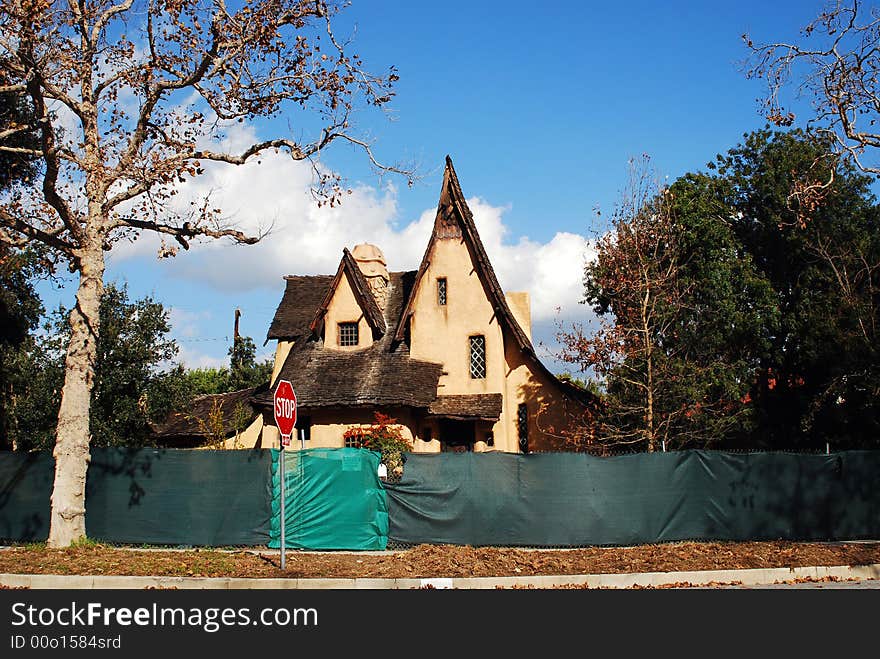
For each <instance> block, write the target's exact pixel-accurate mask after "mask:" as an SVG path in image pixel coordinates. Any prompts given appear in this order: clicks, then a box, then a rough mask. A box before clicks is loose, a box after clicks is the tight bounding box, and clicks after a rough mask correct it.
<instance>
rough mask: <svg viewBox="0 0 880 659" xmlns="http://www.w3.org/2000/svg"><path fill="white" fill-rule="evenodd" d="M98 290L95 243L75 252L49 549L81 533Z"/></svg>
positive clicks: (99, 254) (100, 259) (100, 276)
mask: <svg viewBox="0 0 880 659" xmlns="http://www.w3.org/2000/svg"><path fill="white" fill-rule="evenodd" d="M103 292H104V252H103V250H102V249H101V243H100V241H98V242H97V245H92V246H90V247H87V248H85V249H84V250H83V251H82V252H81V253H80V277H79V288H78V290H77V293H76V305H75V306H74V308H73V309H72V310H71V312H70V344H69V345H68V347H67V357H66V359H65V362H64V369H65V372H64V387H63V388H62V390H61V408H60V410H59V412H58V429H57V436H56V439H55V451H54V456H55V484H54V487H53V489H52V514H51V524H50V528H49V546H50V547H68V546H70V544H71V543H73V542H74V541H76V540H78V539H79V538H82V537H84V536H85V534H86V518H85V512H86V510H85V498H86V470H87V469H88V466H89V460H90V458H91V456H90V455H89V442H90V440H91V435H90V432H89V406H90V404H91V397H92V388H93V387H94V381H95V361H96V359H97V355H98V323H99V317H100V316H99V311H100V306H101V295H102V294H103Z"/></svg>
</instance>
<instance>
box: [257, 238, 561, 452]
mask: <svg viewBox="0 0 880 659" xmlns="http://www.w3.org/2000/svg"><path fill="white" fill-rule="evenodd" d="M426 261H427V262H428V264H429V265H428V266H427V268H426V269H425V271H424V273H423V274H422V276H421V277H420V279H419V281H418V282H417V284H416V289H415V291H414V298H413V300H414V303H413V314H412V316H411V319H410V321H409V322H410V325H409V349H410V356H411V357H413V358H414V359H419V360H424V361H430V362H436V363H440V364H442V365H443V372H442V375H441V377H440V380H439V383H438V388H437V395H438V396H445V395H457V394H501V396H502V409H501V414H500V417H499V419H498V420H497V421H496V422H494V423H493V422H490V421H476V422H474V423H473V439H474V442H473V445H472V449H473V450H474V451H490V450H495V451H505V452H510V453H516V452H519V451H520V443H519V414H520V405H522V404H525V405H526V409H527V415H526V418H527V424H528V440H529V445H530V447H534V448H541V449H548V448H563V447H564V440H563V437H562V436H561V435H560V433H559V430H561V429H562V428H564V427H565V425H566V424H567V423H569V422H570V420H571V416H572V414H576V413H577V411H578V410H576V409H573V408H575V407H577V406H576V404H574V403H573V402H572V401H571V400H570V399H569V398H568V397H567V396H565V395H564V394H563V393H562V392H561V391H560V390H559V388H558V385H557V384H556V383H554V382H552V381H551V379H552V378H551V377H549V376H548V375H547V374H546V373H545V372H543V371H542V370H540V369H536V368H535V366H534V363H533V361H531V360H529V359H527V358H526V357H525V356H524V355H523V353H522V351H521V349H520V348H519V346H518V345H517V344H516V342H515V341H513V340H512V339H511V338H509V337H505V333H504V329H503V328H502V325H501V323H500V322H499V319H498V318H497V316H496V313H495V311H494V310H493V307H492V304H491V303H490V301H489V297H488V296H487V293H486V290H485V288H484V285H483V282H482V281H481V279H480V276H479V274H478V270H477V268H476V267H475V265H474V262H473V257H472V254H471V252H470V250H469V248H468V246H467V245H466V244H465V243H464V242H463V241H462V240H461V239H459V238H454V237H452V238H438V239H436V240H433V241H432V245H431V251H430V252H429V253H428V254H427V255H426ZM439 280H445V304H441V299H440V295H439V291H438V281H439ZM505 299H506V300H507V303H508V305H509V307H510V309H511V312H512V313H513V315H514V318H515V319H516V321H517V322H518V323H519V325H520V327H521V328H523V331H524V332H525V334H526V336H528V337H529V338H531V317H530V309H529V303H530V301H529V296H528V293H507V294H506V296H505ZM346 322H357V323H358V329H359V332H358V334H359V343H358V345H357V346H354V347H342V346H339V345H338V340H337V327H338V325H339V323H346ZM323 328H324V329H323V337H324V347H325V349H331V350H362V349H364V348H367V347H369V346H370V345H371V344H372V332H371V328H370V326H369V324H368V323H367V321H366V320H365V318H364V313H363V310H362V309H361V307H360V305H359V304H358V301H357V299H356V297H355V295H354V293H353V291H352V287H351V285H350V283H349V281H348V278H347V277H346V276H343V277H342V278H341V279H340V281H339V284H338V286H337V288H336V291H335V293H334V294H333V296H332V298H331V299H330V301H329V304H328V305H327V311H326V314H325V316H324V322H323ZM473 336H483V337H484V338H485V363H486V368H485V377H472V375H471V368H470V360H471V355H470V338H471V337H473ZM291 345H292V344H291V343H290V342H285V341H279V343H278V347H277V349H276V362H275V371H274V372H273V380H274V379H275V378H276V377H277V375H278V373H279V372H280V369H281V365H282V364H283V362H284V360H285V359H286V358H287V355H288V353H289V351H290V348H291ZM378 411H382V412H383V413H385V414H389V415H390V416H392V417H393V418H395V419H396V420H397V421H398V424H399V427H400V429H401V432H402V434H403V436H404V437H405V438H406V439H407V440H410V441H411V442H412V447H413V451H415V452H420V453H437V452H439V451H441V450H443V448H444V443H443V442H442V441H441V440H442V439H443V434H442V433H443V429H442V421H441V420H440V419H436V418H430V417H427V416H426V415H425V414H424V413H418V412H416V411H414V410H408V409H404V408H398V409H393V410H378ZM373 412H374V410H372V409H344V408H335V409H326V410H313V411H311V412H307V411H301V412H300V414H301V415H303V414H307V415H308V420H309V423H310V440H309V442H308V444H307V446H308V447H309V448H336V447H341V446H343V445H344V440H343V434H344V433H345V431H346V430H348V429H349V428H352V427H354V426H358V425H369V424H371V423H373V421H374V417H373ZM247 437H248V440H249V441H251V442H252V443H251V444H250V446H253V445H254V444H256V443H257V442H259V445H260V446H262V447H263V448H270V447H277V446H278V442H279V437H278V431H277V429H276V428H275V427H274V426H273V425H271V423H269V424H266V425H265V427H262V428H261V429H260V430H259V431H257V433H256V434H254V433H251V432H250V429H249V431H248V434H247ZM490 438H491V442H490V441H487V440H489V439H490ZM299 447H300V443H299V441H297V439H296V438H294V441H293V443H292V445H291V448H292V449H294V450H297V449H299Z"/></svg>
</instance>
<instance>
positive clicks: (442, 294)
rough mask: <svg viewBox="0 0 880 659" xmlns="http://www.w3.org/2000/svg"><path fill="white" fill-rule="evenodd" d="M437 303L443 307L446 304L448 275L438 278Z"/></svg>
mask: <svg viewBox="0 0 880 659" xmlns="http://www.w3.org/2000/svg"><path fill="white" fill-rule="evenodd" d="M437 304H439V305H440V306H441V307H445V306H446V277H441V278H439V279H438V280H437Z"/></svg>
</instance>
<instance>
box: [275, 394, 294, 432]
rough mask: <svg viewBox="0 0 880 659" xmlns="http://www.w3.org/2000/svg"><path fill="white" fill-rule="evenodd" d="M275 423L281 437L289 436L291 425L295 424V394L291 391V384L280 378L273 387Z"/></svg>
mask: <svg viewBox="0 0 880 659" xmlns="http://www.w3.org/2000/svg"><path fill="white" fill-rule="evenodd" d="M273 401H274V403H275V425H277V426H278V431H279V432H280V433H281V436H282V437H285V436H286V437H290V435H291V433H292V432H293V427H294V426H295V425H296V394H295V393H293V385H291V384H290V382H288V381H287V380H281V381H280V382H279V383H278V386H277V387H275V396H274V397H273Z"/></svg>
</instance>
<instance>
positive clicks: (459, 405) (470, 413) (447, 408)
mask: <svg viewBox="0 0 880 659" xmlns="http://www.w3.org/2000/svg"><path fill="white" fill-rule="evenodd" d="M428 415H429V416H436V417H443V418H446V419H460V420H465V421H470V420H474V421H497V420H498V417H500V416H501V394H458V395H456V394H453V395H449V396H437V399H436V400H434V401H433V402H432V403H431V405H430V406H428Z"/></svg>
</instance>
